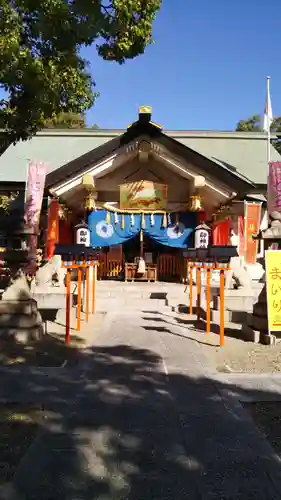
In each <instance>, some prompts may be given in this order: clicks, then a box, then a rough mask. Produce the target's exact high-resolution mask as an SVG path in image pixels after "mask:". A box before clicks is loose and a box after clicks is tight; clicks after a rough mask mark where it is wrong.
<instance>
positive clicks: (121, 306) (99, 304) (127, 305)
mask: <svg viewBox="0 0 281 500" xmlns="http://www.w3.org/2000/svg"><path fill="white" fill-rule="evenodd" d="M126 309H130V310H131V311H144V310H148V311H157V310H160V309H161V310H163V309H167V306H166V303H165V301H163V300H157V299H156V300H134V299H133V300H130V299H129V298H128V299H125V298H123V297H121V298H120V297H119V298H115V299H114V298H108V299H99V298H97V300H96V311H98V312H112V311H123V310H126Z"/></svg>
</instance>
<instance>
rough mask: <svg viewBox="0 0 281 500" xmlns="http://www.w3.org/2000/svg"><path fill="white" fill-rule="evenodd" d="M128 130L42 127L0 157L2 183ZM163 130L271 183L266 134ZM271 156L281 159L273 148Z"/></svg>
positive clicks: (256, 179)
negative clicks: (31, 163)
mask: <svg viewBox="0 0 281 500" xmlns="http://www.w3.org/2000/svg"><path fill="white" fill-rule="evenodd" d="M124 133H126V131H125V130H100V129H98V130H95V129H66V130H56V129H46V130H42V131H41V132H39V133H38V134H36V136H35V137H32V138H31V139H30V140H28V141H24V142H19V143H17V144H16V145H15V146H13V145H11V146H9V148H8V149H7V150H6V151H5V152H4V153H3V154H2V155H1V156H0V182H2V181H22V182H24V181H25V180H26V174H27V164H28V162H29V160H35V161H43V162H46V163H47V164H48V168H49V172H52V171H54V170H56V169H58V168H59V167H61V166H63V165H66V164H68V163H69V162H71V161H72V160H74V159H76V158H79V157H80V156H83V155H84V154H86V153H88V152H89V151H92V150H93V149H95V148H98V147H99V146H101V145H105V144H106V143H108V142H109V141H111V140H112V139H114V138H118V137H120V136H121V135H123V134H124ZM162 133H163V134H164V135H165V136H167V137H170V138H172V139H174V140H175V141H177V142H178V143H181V144H183V145H184V146H187V147H188V148H191V149H192V150H194V151H196V152H197V153H200V155H203V156H205V157H207V158H209V159H210V160H212V161H213V162H214V163H217V164H218V165H221V166H225V167H227V168H229V169H233V170H234V171H236V172H237V174H239V173H240V174H241V175H242V176H245V177H246V178H248V179H250V180H251V181H252V182H254V183H259V184H266V182H267V154H266V148H267V138H266V134H264V133H256V132H255V133H251V132H216V131H171V130H167V131H163V132H162ZM271 158H272V160H273V161H281V156H280V155H279V153H278V152H277V151H276V150H275V148H273V147H271Z"/></svg>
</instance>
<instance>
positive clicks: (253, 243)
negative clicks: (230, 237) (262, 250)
mask: <svg viewBox="0 0 281 500" xmlns="http://www.w3.org/2000/svg"><path fill="white" fill-rule="evenodd" d="M260 223H261V203H245V224H244V231H245V237H244V251H245V263H246V264H256V262H257V253H258V241H257V240H254V239H253V234H256V233H258V231H259V228H260Z"/></svg>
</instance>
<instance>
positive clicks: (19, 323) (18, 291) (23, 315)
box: [0, 273, 44, 343]
mask: <svg viewBox="0 0 281 500" xmlns="http://www.w3.org/2000/svg"><path fill="white" fill-rule="evenodd" d="M43 334H44V328H43V321H42V318H41V315H40V313H39V311H38V308H37V303H36V301H35V300H34V299H33V298H32V295H31V293H30V290H29V287H28V283H27V280H26V278H25V276H24V275H23V274H22V273H20V274H19V275H18V276H17V277H16V278H15V279H14V280H13V282H12V283H11V284H10V285H9V286H8V287H7V288H6V289H5V290H4V292H3V294H2V298H1V301H0V338H2V339H11V340H12V339H13V340H16V341H18V342H22V343H28V342H30V341H36V340H40V339H41V337H42V336H43Z"/></svg>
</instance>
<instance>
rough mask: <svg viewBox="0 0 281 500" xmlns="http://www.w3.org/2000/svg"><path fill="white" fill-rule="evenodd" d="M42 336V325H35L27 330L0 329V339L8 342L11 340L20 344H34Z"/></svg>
mask: <svg viewBox="0 0 281 500" xmlns="http://www.w3.org/2000/svg"><path fill="white" fill-rule="evenodd" d="M43 335H44V327H43V325H36V326H33V327H31V328H30V327H29V328H12V327H10V328H9V327H7V328H0V338H1V339H3V340H9V339H11V338H13V339H14V340H16V341H17V342H20V343H22V344H28V343H29V342H35V341H37V340H40V339H41V338H42V336H43Z"/></svg>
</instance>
